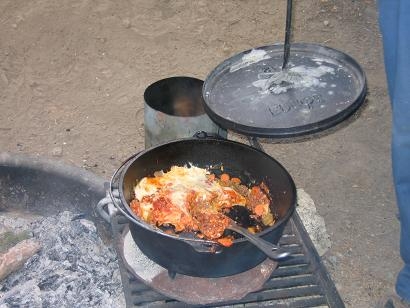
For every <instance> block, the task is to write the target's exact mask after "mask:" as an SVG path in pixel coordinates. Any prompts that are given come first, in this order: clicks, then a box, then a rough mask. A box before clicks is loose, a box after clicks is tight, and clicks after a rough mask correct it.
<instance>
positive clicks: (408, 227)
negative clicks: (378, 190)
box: [378, 0, 410, 302]
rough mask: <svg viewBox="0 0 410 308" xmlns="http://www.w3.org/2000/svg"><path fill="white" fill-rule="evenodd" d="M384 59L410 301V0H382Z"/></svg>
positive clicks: (402, 285)
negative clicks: (391, 116) (391, 117)
mask: <svg viewBox="0 0 410 308" xmlns="http://www.w3.org/2000/svg"><path fill="white" fill-rule="evenodd" d="M378 4H379V21H380V28H381V31H382V35H383V44H384V60H385V67H386V74H387V83H388V88H389V95H390V100H391V104H392V114H393V123H392V161H393V178H394V185H395V189H396V197H397V205H398V208H399V215H400V253H401V257H402V259H403V261H404V267H403V269H402V270H401V271H400V273H399V275H398V277H397V283H396V291H397V293H398V295H400V296H401V297H403V298H404V299H405V300H407V301H409V302H410V1H409V0H379V2H378Z"/></svg>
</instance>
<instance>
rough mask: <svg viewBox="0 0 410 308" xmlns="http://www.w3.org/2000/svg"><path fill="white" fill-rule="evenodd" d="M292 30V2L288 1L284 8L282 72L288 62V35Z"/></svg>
mask: <svg viewBox="0 0 410 308" xmlns="http://www.w3.org/2000/svg"><path fill="white" fill-rule="evenodd" d="M291 28H292V0H288V3H287V6H286V28H285V44H284V48H283V64H282V70H283V69H285V68H286V65H287V64H288V61H289V53H290V34H291V30H292V29H291Z"/></svg>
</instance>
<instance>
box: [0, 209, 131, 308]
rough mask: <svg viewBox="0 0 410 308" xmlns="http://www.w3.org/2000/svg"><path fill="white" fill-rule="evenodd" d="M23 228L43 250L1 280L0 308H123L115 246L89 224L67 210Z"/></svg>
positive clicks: (21, 226) (22, 225)
mask: <svg viewBox="0 0 410 308" xmlns="http://www.w3.org/2000/svg"><path fill="white" fill-rule="evenodd" d="M0 221H1V218H0ZM21 229H23V230H27V231H30V232H32V234H33V236H34V238H35V239H36V240H38V241H39V242H41V244H42V250H41V251H40V252H39V253H38V254H37V255H35V256H34V257H32V258H30V259H29V260H28V261H27V262H26V263H25V264H24V266H23V268H22V269H20V270H19V271H17V272H15V273H13V274H11V275H10V276H8V277H7V278H6V279H4V280H3V281H2V282H1V283H0V307H124V306H125V302H124V299H123V293H122V285H121V277H120V273H119V268H118V263H117V256H116V253H115V250H114V249H113V248H111V247H107V246H106V245H105V244H104V243H103V242H102V240H101V239H100V237H99V236H98V233H97V229H96V227H95V225H94V224H93V222H91V221H89V220H87V219H84V218H81V216H79V215H78V213H71V212H68V211H65V212H62V213H60V214H58V215H53V216H49V217H45V218H39V219H38V220H36V221H34V222H33V221H31V222H30V223H27V224H25V225H24V224H20V225H19V230H21ZM23 286H26V289H24V287H23ZM31 291H33V294H32V295H28V294H27V296H23V295H24V294H25V293H31ZM6 295H7V296H6Z"/></svg>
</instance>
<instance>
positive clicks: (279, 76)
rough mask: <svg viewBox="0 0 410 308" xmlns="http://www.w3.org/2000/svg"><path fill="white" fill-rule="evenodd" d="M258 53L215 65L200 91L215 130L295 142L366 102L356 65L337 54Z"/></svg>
mask: <svg viewBox="0 0 410 308" xmlns="http://www.w3.org/2000/svg"><path fill="white" fill-rule="evenodd" d="M282 62H283V45H282V44H276V45H271V46H264V47H259V48H256V49H252V50H248V51H244V52H242V53H240V54H237V55H235V56H233V57H231V58H229V59H227V60H225V61H224V62H222V63H221V64H219V65H218V66H217V67H216V68H215V69H214V70H213V71H212V72H211V73H210V75H209V76H208V77H207V79H206V80H205V83H204V86H203V89H202V91H203V93H202V94H203V96H204V99H205V110H206V111H207V113H208V115H209V116H210V117H211V118H212V119H213V120H214V121H215V122H216V123H218V124H219V125H220V126H222V127H224V128H227V129H232V130H234V131H237V132H239V133H243V134H247V135H253V136H258V137H267V138H272V137H274V138H281V137H294V136H299V135H305V134H309V133H313V132H318V131H321V130H324V129H326V128H329V127H331V126H334V125H335V124H337V123H339V122H341V121H343V120H344V119H346V118H347V117H348V116H349V115H351V114H352V113H353V112H354V111H355V110H356V109H357V108H358V107H359V106H360V105H361V104H362V103H363V101H364V98H365V96H366V77H365V74H364V72H363V70H362V69H361V67H360V65H359V64H358V63H357V62H356V61H355V60H354V59H353V58H351V57H350V56H348V55H346V54H345V53H342V52H340V51H338V50H335V49H332V48H329V47H326V46H321V45H317V44H305V43H300V44H292V45H291V52H290V58H289V63H288V66H287V70H288V71H284V72H282V70H281V67H282Z"/></svg>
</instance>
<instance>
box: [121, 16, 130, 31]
mask: <svg viewBox="0 0 410 308" xmlns="http://www.w3.org/2000/svg"><path fill="white" fill-rule="evenodd" d="M122 25H123V26H124V27H125V28H126V29H129V28H131V20H130V19H129V18H124V19H123V20H122Z"/></svg>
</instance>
